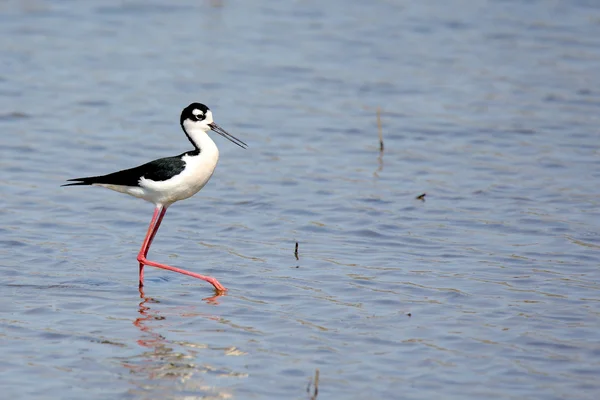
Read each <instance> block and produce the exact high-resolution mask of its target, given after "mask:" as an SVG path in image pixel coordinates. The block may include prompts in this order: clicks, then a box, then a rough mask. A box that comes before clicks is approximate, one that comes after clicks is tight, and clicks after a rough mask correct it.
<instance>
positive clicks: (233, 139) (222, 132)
mask: <svg viewBox="0 0 600 400" xmlns="http://www.w3.org/2000/svg"><path fill="white" fill-rule="evenodd" d="M208 126H210V129H212V130H213V131H215V132H217V133H218V134H219V135H221V136H223V137H224V138H225V139H228V140H229V141H231V142H233V143H235V144H237V145H238V146H240V147H241V148H242V149H245V148H246V147H248V145H247V144H246V143H244V142H242V141H241V140H240V139H238V138H236V137H234V136H233V135H230V134H229V133H227V131H226V130H225V129H223V128H221V127H220V126H219V125H217V124H215V123H214V122H212V123H210V124H208Z"/></svg>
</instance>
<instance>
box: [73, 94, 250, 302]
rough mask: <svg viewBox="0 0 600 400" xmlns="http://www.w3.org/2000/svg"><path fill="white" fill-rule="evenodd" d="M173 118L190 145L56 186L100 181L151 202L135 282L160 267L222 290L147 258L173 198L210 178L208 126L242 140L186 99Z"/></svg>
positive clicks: (212, 158) (213, 154)
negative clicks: (173, 153) (186, 103)
mask: <svg viewBox="0 0 600 400" xmlns="http://www.w3.org/2000/svg"><path fill="white" fill-rule="evenodd" d="M179 123H180V125H181V128H182V129H183V132H184V133H185V135H186V136H187V138H188V140H189V141H190V143H191V144H192V145H193V146H194V149H193V150H190V151H187V152H185V153H182V154H179V155H177V156H173V157H165V158H159V159H157V160H154V161H150V162H148V163H146V164H143V165H140V166H138V167H134V168H129V169H124V170H122V171H117V172H113V173H111V174H107V175H101V176H89V177H85V178H74V179H67V182H73V183H66V184H64V185H62V186H89V185H91V186H100V187H104V188H107V189H111V190H114V191H117V192H120V193H125V194H128V195H131V196H134V197H137V198H140V199H143V200H146V201H148V202H150V203H153V204H154V207H155V208H154V214H153V215H152V220H151V221H150V226H149V227H148V231H147V232H146V236H145V238H144V241H143V242H142V247H141V249H140V252H139V253H138V255H137V261H138V262H139V287H140V288H141V287H143V286H144V266H145V265H148V266H152V267H157V268H162V269H166V270H169V271H173V272H178V273H180V274H184V275H189V276H192V277H194V278H198V279H202V280H204V281H206V282H208V283H210V284H211V285H213V286H214V288H215V290H216V291H217V292H218V293H222V292H225V291H226V290H227V289H226V288H225V287H224V286H223V285H221V284H220V283H219V281H218V280H216V279H215V278H213V277H210V276H204V275H200V274H197V273H195V272H190V271H186V270H184V269H180V268H176V267H172V266H170V265H166V264H162V263H158V262H155V261H150V260H148V259H147V258H146V257H147V255H148V251H149V250H150V245H151V244H152V241H153V240H154V237H155V236H156V232H158V228H159V227H160V224H161V222H162V220H163V218H164V216H165V213H166V212H167V208H169V207H170V206H171V205H172V204H173V203H175V202H177V201H180V200H185V199H187V198H190V197H192V196H193V195H195V194H196V193H198V192H199V191H200V190H201V189H202V188H203V187H204V185H206V184H207V182H208V181H209V179H210V178H211V176H212V174H213V172H214V171H215V168H216V166H217V162H218V160H219V149H218V148H217V145H216V144H215V142H213V140H212V139H211V138H210V136H208V131H213V132H216V133H218V134H219V135H221V136H223V137H224V138H226V139H228V140H229V141H231V142H233V143H235V144H236V145H238V146H240V147H241V148H243V149H245V148H247V147H248V145H247V144H246V143H244V142H243V141H241V140H239V139H237V138H236V137H234V136H233V135H231V134H229V133H228V132H227V131H225V130H224V129H223V128H221V127H220V126H219V125H217V124H216V123H215V122H214V120H213V114H212V111H211V110H210V109H209V108H208V107H207V106H206V105H204V104H202V103H192V104H190V105H189V106H187V107H185V108H184V109H183V111H182V112H181V117H180V119H179Z"/></svg>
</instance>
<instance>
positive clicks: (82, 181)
mask: <svg viewBox="0 0 600 400" xmlns="http://www.w3.org/2000/svg"><path fill="white" fill-rule="evenodd" d="M98 178H99V176H90V177H88V178H75V179H67V182H75V183H65V184H64V185H60V186H80V185H92V184H94V183H98Z"/></svg>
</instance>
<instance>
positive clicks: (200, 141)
mask: <svg viewBox="0 0 600 400" xmlns="http://www.w3.org/2000/svg"><path fill="white" fill-rule="evenodd" d="M184 128H185V131H186V133H187V135H188V136H189V138H190V140H191V141H192V143H193V144H194V146H196V148H198V149H200V151H201V152H213V151H217V153H218V151H219V150H218V149H217V145H216V144H215V142H213V140H212V139H211V138H210V136H208V133H206V132H205V131H204V130H203V129H200V128H197V127H190V126H185V127H184Z"/></svg>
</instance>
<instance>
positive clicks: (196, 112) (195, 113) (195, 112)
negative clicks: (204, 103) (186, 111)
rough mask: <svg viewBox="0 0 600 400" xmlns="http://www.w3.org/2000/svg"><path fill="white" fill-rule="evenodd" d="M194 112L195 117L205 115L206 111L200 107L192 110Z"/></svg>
mask: <svg viewBox="0 0 600 400" xmlns="http://www.w3.org/2000/svg"><path fill="white" fill-rule="evenodd" d="M192 114H194V116H195V117H198V116H203V115H204V113H203V112H202V111H200V110H198V109H195V110H194V111H192Z"/></svg>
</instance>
